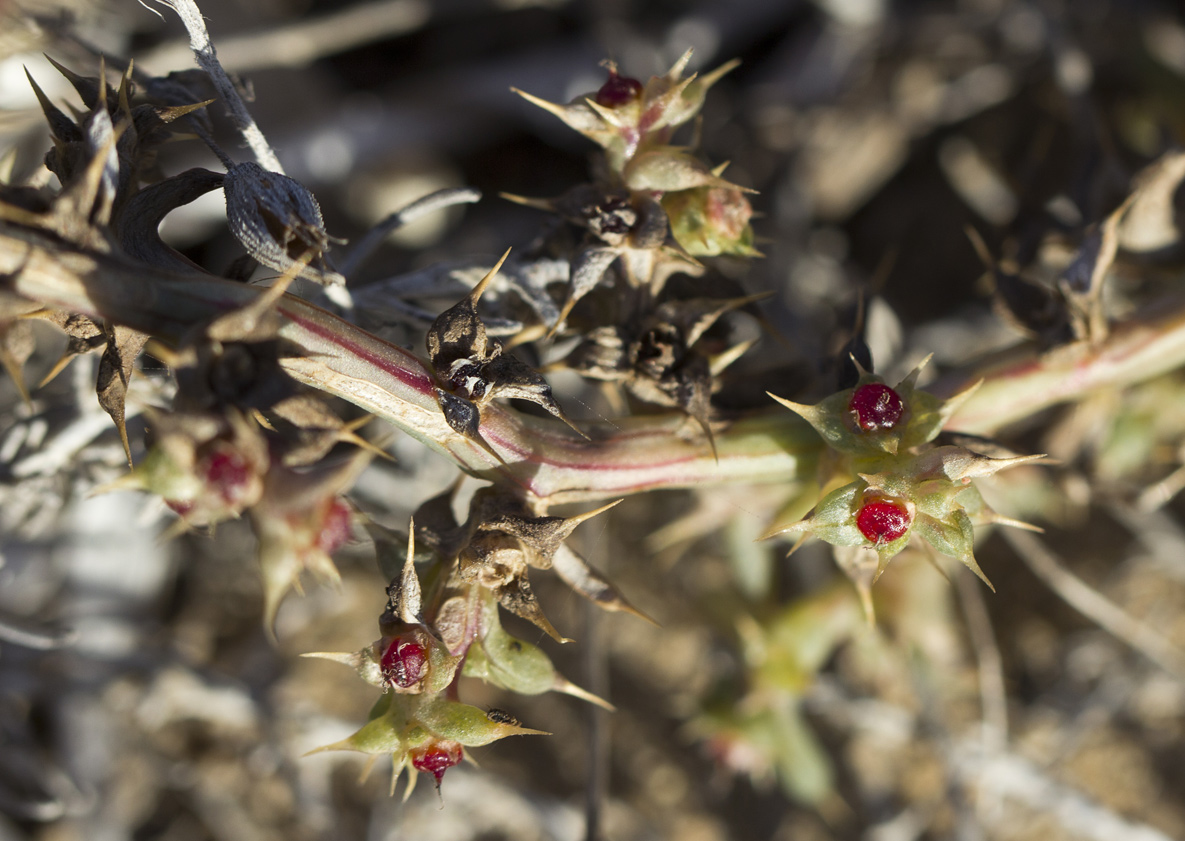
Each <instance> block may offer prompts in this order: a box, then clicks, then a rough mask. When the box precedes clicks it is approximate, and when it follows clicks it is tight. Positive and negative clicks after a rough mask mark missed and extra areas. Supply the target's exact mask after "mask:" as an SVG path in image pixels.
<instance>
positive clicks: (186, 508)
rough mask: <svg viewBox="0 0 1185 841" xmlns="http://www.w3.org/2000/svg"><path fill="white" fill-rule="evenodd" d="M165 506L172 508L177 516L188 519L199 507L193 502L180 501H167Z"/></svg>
mask: <svg viewBox="0 0 1185 841" xmlns="http://www.w3.org/2000/svg"><path fill="white" fill-rule="evenodd" d="M165 505H167V506H169V507H170V508H172V509H173V511H175V512H176V513H177V514H179V515H181V516H182V517H188V516H189V515H190V514H192V513H193V509H194V508H196V507H197V506H196V505H194V504H193V502H191V501H189V500H180V499H166V500H165Z"/></svg>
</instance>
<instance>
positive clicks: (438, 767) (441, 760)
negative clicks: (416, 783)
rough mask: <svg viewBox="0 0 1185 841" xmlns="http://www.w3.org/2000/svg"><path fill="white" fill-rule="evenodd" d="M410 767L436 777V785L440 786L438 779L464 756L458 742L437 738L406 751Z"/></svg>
mask: <svg viewBox="0 0 1185 841" xmlns="http://www.w3.org/2000/svg"><path fill="white" fill-rule="evenodd" d="M408 755H409V756H410V757H411V764H412V767H413V768H415V769H416V770H417V771H423V772H424V773H425V774H431V775H432V776H433V777H435V778H436V786H437V788H439V787H440V780H441V779H442V778H443V777H444V772H445V771H447V770H448V769H449V768H452V767H453V766H454V765H456V764H458V763H459V762H460V761H461V759H462V758H464V756H465V752H464V751H463V750H462V748H461V743H460V742H454V741H452V740H451V739H437V740H436V741H434V742H429V743H428V744H426V745H424V746H423V747H419V748H412V749H411V750H410V751H408Z"/></svg>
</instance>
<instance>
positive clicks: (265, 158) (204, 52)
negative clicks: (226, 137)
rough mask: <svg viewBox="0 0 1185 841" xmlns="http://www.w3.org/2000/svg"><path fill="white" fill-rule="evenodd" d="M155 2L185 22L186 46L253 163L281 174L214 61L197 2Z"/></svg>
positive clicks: (220, 68)
mask: <svg viewBox="0 0 1185 841" xmlns="http://www.w3.org/2000/svg"><path fill="white" fill-rule="evenodd" d="M157 2H158V3H161V4H162V5H165V6H168V7H169V8H171V9H172V10H173V11H175V12H176V13H177V16H178V17H179V18H181V23H183V24H184V25H185V30H186V31H187V32H188V33H189V45H190V47H191V48H192V49H193V54H194V56H196V57H197V62H198V65H200V66H201V68H202V69H203V70H205V71H206V74H207V75H208V76H209V77H210V80H211V81H212V82H213V83H214V88H215V90H217V91H218V95H219V96H220V97H221V98H222V101H223V102H224V103H225V104H226V107H227V108H228V109H229V110H230V115H231V118H232V119H233V120H234V123H235V128H237V129H238V130H239V133H240V134H242V136H243V140H244V141H245V142H246V143H247V146H248V148H250V149H251V153H252V154H253V155H254V156H255V160H256V162H257V163H258V164H259V165H260V166H262V167H263V168H264V169H267V170H271V171H272V172H278V173H280V174H281V175H282V174H283V173H284V168H283V167H282V166H281V165H280V159H279V158H277V157H276V153H275V152H273V151H272V147H271V146H270V145H269V144H268V142H267V138H265V137H264V136H263V132H262V131H260V130H259V126H258V125H256V124H255V119H254V118H253V117H252V116H251V113H250V112H249V111H248V110H247V106H246V104H245V103H244V102H243V99H242V97H240V96H239V92H238V90H237V89H236V88H235V85H234V82H232V81H231V79H230V76H228V75H227V73H226V71H225V70H223V69H222V65H221V64H219V63H218V56H217V54H216V52H215V50H214V42H213V41H211V40H210V33H209V31H207V29H206V21H205V20H204V19H203V18H202V12H201V9H199V8H198V5H197V3H196V2H194V0H157Z"/></svg>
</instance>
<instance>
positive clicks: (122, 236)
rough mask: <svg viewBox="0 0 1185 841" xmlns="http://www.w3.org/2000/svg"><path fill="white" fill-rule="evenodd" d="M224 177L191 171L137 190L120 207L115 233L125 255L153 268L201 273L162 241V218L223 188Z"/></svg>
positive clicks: (206, 171) (202, 171)
mask: <svg viewBox="0 0 1185 841" xmlns="http://www.w3.org/2000/svg"><path fill="white" fill-rule="evenodd" d="M222 179H223V176H222V175H221V174H220V173H217V172H210V171H209V170H207V169H201V168H200V167H199V168H194V169H188V170H186V171H185V172H182V173H181V174H180V175H175V176H173V177H172V178H167V179H165V180H164V181H161V182H159V183H156V184H152V185H150V186H148V187H145V188H143V189H142V190H139V191H138V192H136V193H135V194H134V195H132V196H131V197H130V198H129V199H128V201H127V202H126V203H125V204H124V205H123V208H122V209H121V212H120V214H119V217H118V219H117V226H116V229H117V233H118V236H119V242H120V245H121V246H122V247H123V250H124V253H126V254H127V255H128V256H129V257H132V258H134V259H137V260H142V261H143V262H145V263H148V264H149V265H152V266H159V267H161V268H164V269H172V270H177V271H195V270H198V271H200V270H201V269H200V267H199V266H198V265H197V264H196V263H194V262H193V261H192V260H190V259H189V258H188V257H185V256H184V255H182V254H180V253H178V252H177V251H175V250H173V249H172V248H170V247H169V246H167V245H165V244H164V242H162V241H161V238H160V234H159V232H158V231H159V228H160V223H161V222H162V221H163V220H164V218H165V216H166V215H168V214H169V212H171V211H172V210H175V209H176V208H178V207H181V206H182V205H185V204H189V203H190V202H191V201H193V200H194V199H197V198H198V197H199V196H203V195H205V194H206V193H208V192H210V191H211V190H216V189H218V188H219V187H220V186H222Z"/></svg>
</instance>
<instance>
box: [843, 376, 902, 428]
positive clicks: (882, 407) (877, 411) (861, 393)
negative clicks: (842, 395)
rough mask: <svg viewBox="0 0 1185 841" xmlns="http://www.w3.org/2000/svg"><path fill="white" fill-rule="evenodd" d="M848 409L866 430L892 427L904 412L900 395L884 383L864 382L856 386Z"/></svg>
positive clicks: (858, 423)
mask: <svg viewBox="0 0 1185 841" xmlns="http://www.w3.org/2000/svg"><path fill="white" fill-rule="evenodd" d="M848 409H849V410H850V411H851V412H852V415H853V416H854V417H855V419H856V423H857V425H859V427H860V428H861V429H863V430H864V431H866V432H878V431H880V430H882V429H892V428H893V427H894V426H896V425H897V423H898V422H899V421H900V420H901V416H902V415H903V414H905V404H904V403H903V402H902V400H901V397H900V395H898V394H897V392H895V391H894V390H893V389H891V388H889V387H888V386H887V385H885V384H884V383H866V384H864V385H862V386H860V387H859V388H857V389H856V391H855V392H854V393H853V394H852V400H851V402H850V403H849V404H848Z"/></svg>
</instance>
